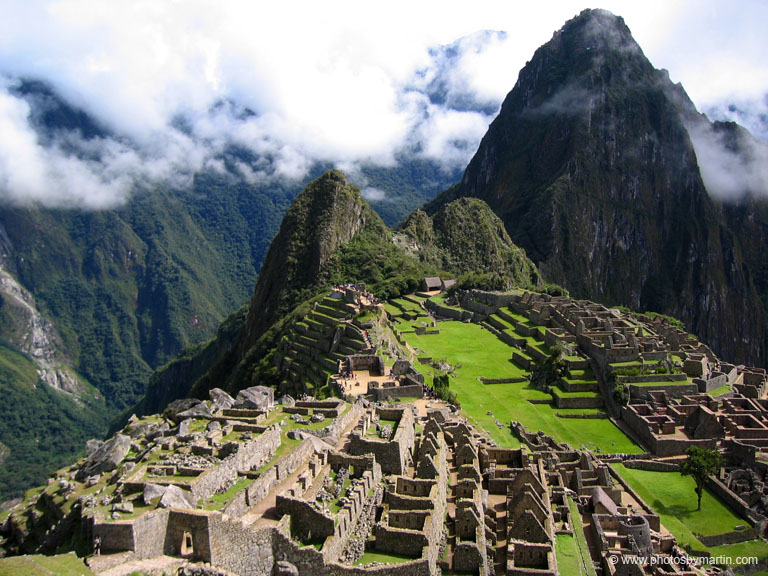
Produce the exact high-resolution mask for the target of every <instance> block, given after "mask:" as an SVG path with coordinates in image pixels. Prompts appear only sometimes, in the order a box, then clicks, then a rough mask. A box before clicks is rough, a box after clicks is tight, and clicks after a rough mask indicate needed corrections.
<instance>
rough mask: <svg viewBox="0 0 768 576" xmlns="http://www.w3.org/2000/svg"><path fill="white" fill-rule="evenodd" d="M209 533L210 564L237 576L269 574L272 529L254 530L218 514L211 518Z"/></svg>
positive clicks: (271, 557) (272, 560)
mask: <svg viewBox="0 0 768 576" xmlns="http://www.w3.org/2000/svg"><path fill="white" fill-rule="evenodd" d="M209 532H210V556H211V559H210V562H211V564H213V565H214V566H217V567H220V568H223V569H225V570H228V571H230V572H233V573H235V574H238V575H239V576H270V575H271V574H272V569H273V566H274V564H275V558H274V554H273V546H272V540H273V533H274V532H275V530H274V529H272V528H264V529H261V530H254V529H253V528H251V527H246V526H244V525H243V524H241V523H239V522H233V521H231V520H229V519H228V518H226V517H225V516H222V515H221V514H213V515H212V516H211V517H210V521H209Z"/></svg>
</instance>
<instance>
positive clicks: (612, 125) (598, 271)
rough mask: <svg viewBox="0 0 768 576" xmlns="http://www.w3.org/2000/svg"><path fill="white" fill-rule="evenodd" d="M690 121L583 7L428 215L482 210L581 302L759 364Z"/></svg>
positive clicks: (602, 20)
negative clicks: (685, 331)
mask: <svg viewBox="0 0 768 576" xmlns="http://www.w3.org/2000/svg"><path fill="white" fill-rule="evenodd" d="M692 118H693V119H696V118H698V113H697V112H696V110H695V107H694V106H693V104H692V103H691V102H690V100H689V99H688V97H687V95H686V94H685V91H684V90H683V89H682V87H679V86H675V85H673V84H672V83H671V82H670V80H669V77H668V75H666V74H665V73H663V72H661V71H659V70H656V69H655V68H654V67H653V66H652V65H651V63H650V62H649V61H648V59H647V58H646V57H645V55H644V54H643V52H642V50H641V49H640V47H639V46H638V45H637V43H636V42H635V41H634V39H633V38H632V35H631V33H630V31H629V28H628V27H627V26H626V24H625V23H624V21H623V20H622V19H621V18H619V17H617V16H614V15H613V14H611V13H610V12H606V11H604V10H585V11H584V12H582V13H581V14H579V15H578V16H576V17H575V18H573V19H572V20H570V21H568V22H567V23H566V24H565V25H564V26H563V27H562V28H561V29H560V30H559V31H557V32H556V33H555V34H554V35H553V37H552V39H551V40H550V41H549V42H547V43H546V44H545V45H543V46H542V47H540V48H539V49H538V50H536V52H535V53H534V55H533V57H532V58H531V60H530V61H529V62H528V63H527V64H526V66H525V67H524V68H523V69H522V70H521V71H520V75H519V77H518V80H517V83H516V84H515V87H514V88H513V89H512V91H511V92H510V93H509V94H508V95H507V97H506V99H505V101H504V104H503V105H502V108H501V111H500V113H499V115H498V116H497V117H496V119H495V120H494V121H493V123H492V124H491V126H490V127H489V130H488V132H487V133H486V135H485V136H484V138H483V140H482V143H481V144H480V147H479V149H478V151H477V153H476V154H475V156H474V158H473V159H472V161H471V162H470V163H469V166H468V167H467V169H466V171H465V173H464V176H463V178H462V181H461V183H460V184H459V185H458V186H456V187H455V188H454V189H452V190H451V191H450V192H448V193H447V194H445V195H444V196H443V197H442V198H439V199H437V200H436V201H435V202H434V203H433V204H432V205H431V206H430V207H429V209H430V210H435V209H436V208H437V207H439V205H440V204H441V203H446V202H448V201H450V200H452V199H454V198H457V197H461V196H472V197H477V198H480V199H482V200H485V201H486V202H487V203H488V205H489V206H490V207H491V208H492V209H493V211H494V212H495V213H496V214H497V215H498V216H499V217H500V218H501V219H502V221H503V222H504V224H505V226H506V228H507V231H508V232H509V235H510V237H511V239H512V241H513V242H514V243H515V244H516V245H518V246H520V247H521V248H523V249H525V251H526V253H527V254H528V255H529V256H530V257H531V259H532V260H533V261H534V262H535V263H536V265H537V266H538V267H539V269H540V270H541V272H542V274H543V275H544V276H545V277H547V278H548V279H549V280H551V281H553V282H556V283H558V284H562V285H564V286H565V287H566V288H567V289H569V290H570V291H571V292H572V293H574V294H575V295H577V296H578V297H587V298H594V299H597V300H599V301H602V302H607V303H611V304H614V303H622V304H626V305H628V306H630V307H633V308H636V309H641V310H653V311H657V312H663V313H667V314H671V315H673V316H676V317H680V318H682V319H683V320H684V321H685V322H686V323H687V325H688V327H689V329H691V331H694V332H697V333H699V334H701V335H702V336H704V337H705V339H706V340H707V341H708V343H710V344H711V345H712V346H713V348H715V350H717V351H718V352H719V353H722V354H724V355H726V356H728V357H730V358H733V359H736V360H739V361H741V360H743V359H747V360H750V361H755V360H758V359H760V358H761V357H762V356H763V349H762V347H763V345H764V342H765V337H764V334H763V329H762V327H761V325H760V323H761V321H762V320H761V319H760V318H761V315H762V309H761V305H760V303H759V302H758V301H757V300H758V299H757V296H756V293H755V289H754V286H752V285H750V282H749V273H748V271H746V270H745V268H744V264H743V262H742V261H741V260H740V256H739V254H738V250H735V249H734V248H733V247H732V246H731V245H730V244H729V243H728V242H729V241H728V238H729V237H730V234H731V232H730V231H727V230H725V228H724V225H723V223H722V221H721V220H720V216H719V215H718V208H717V206H715V204H714V203H713V201H712V199H711V198H710V197H709V195H708V193H707V189H706V187H705V185H704V182H703V180H702V177H701V171H700V168H699V165H698V161H697V152H696V150H695V149H694V146H693V142H692V140H691V134H690V133H689V130H688V129H687V127H686V125H687V124H690V123H691V119H692ZM699 121H700V120H699ZM704 262H706V263H707V264H706V265H702V263H704ZM713 278H717V282H714V281H713V280H712V279H713ZM750 309H757V310H760V312H758V313H757V314H752V313H750V312H748V310H750ZM715 327H717V328H715ZM742 335H748V336H747V337H746V338H748V339H749V340H748V341H749V344H748V345H745V344H744V342H747V340H746V339H745V340H744V342H742V340H741V338H742Z"/></svg>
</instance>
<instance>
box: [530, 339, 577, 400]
mask: <svg viewBox="0 0 768 576" xmlns="http://www.w3.org/2000/svg"><path fill="white" fill-rule="evenodd" d="M563 356H564V351H563V349H562V347H560V346H555V347H554V349H553V351H552V354H550V355H549V357H548V358H547V359H546V360H545V361H544V362H542V363H541V364H537V365H536V366H534V367H533V369H532V370H531V384H533V385H534V386H535V387H536V389H538V390H546V389H547V388H551V387H552V386H557V383H558V382H559V381H560V378H569V377H570V376H571V372H570V370H569V369H568V363H567V362H565V360H563Z"/></svg>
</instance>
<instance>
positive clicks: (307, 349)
mask: <svg viewBox="0 0 768 576" xmlns="http://www.w3.org/2000/svg"><path fill="white" fill-rule="evenodd" d="M291 349H293V350H296V351H297V352H303V353H304V354H310V355H311V354H312V350H313V348H312V347H311V346H307V345H306V344H304V343H302V342H299V341H298V340H293V342H291Z"/></svg>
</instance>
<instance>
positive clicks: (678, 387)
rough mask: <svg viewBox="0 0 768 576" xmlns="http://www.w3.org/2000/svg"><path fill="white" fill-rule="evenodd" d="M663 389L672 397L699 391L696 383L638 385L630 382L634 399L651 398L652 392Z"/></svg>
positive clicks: (630, 394)
mask: <svg viewBox="0 0 768 576" xmlns="http://www.w3.org/2000/svg"><path fill="white" fill-rule="evenodd" d="M659 390H662V391H664V392H666V393H667V395H668V396H669V397H670V398H682V397H683V396H688V395H690V394H696V393H698V392H699V387H698V386H696V384H658V385H654V386H636V385H634V384H629V396H630V398H632V399H640V400H650V398H651V392H656V391H659Z"/></svg>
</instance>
